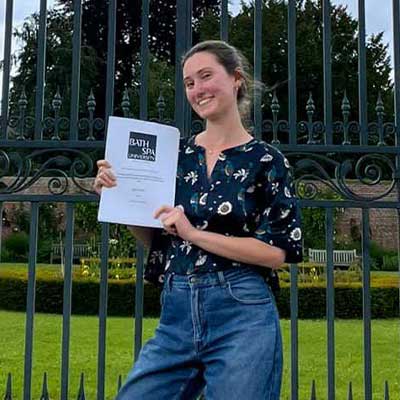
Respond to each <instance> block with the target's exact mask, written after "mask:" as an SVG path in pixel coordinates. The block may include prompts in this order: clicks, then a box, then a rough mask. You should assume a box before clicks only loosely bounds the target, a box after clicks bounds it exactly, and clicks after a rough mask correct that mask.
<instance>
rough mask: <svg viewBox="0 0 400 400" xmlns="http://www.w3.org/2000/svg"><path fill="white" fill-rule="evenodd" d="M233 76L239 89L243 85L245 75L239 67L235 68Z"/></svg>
mask: <svg viewBox="0 0 400 400" xmlns="http://www.w3.org/2000/svg"><path fill="white" fill-rule="evenodd" d="M233 77H234V78H235V86H236V87H237V89H239V88H240V86H242V81H243V75H242V73H241V71H240V69H239V68H236V69H235V71H234V73H233Z"/></svg>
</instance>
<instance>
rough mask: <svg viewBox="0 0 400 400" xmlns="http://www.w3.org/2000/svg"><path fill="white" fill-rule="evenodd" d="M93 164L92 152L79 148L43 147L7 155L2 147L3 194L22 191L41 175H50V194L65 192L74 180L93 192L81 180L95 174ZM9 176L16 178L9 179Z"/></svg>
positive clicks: (76, 183) (77, 185)
mask: <svg viewBox="0 0 400 400" xmlns="http://www.w3.org/2000/svg"><path fill="white" fill-rule="evenodd" d="M43 160H44V161H43ZM93 166H94V163H93V160H92V159H91V157H90V156H89V155H88V154H86V153H84V152H82V151H79V150H75V149H66V148H58V149H57V148H54V149H43V150H38V151H34V152H33V153H30V154H28V155H21V154H20V153H17V152H12V153H10V154H7V153H6V152H5V151H4V150H0V178H3V179H2V182H1V183H2V185H1V187H0V193H2V194H6V193H7V194H9V193H17V192H21V191H23V190H26V189H28V188H30V187H32V186H33V185H34V184H35V183H36V182H38V180H39V179H40V178H47V177H48V178H49V180H48V181H47V189H48V191H49V193H50V194H53V195H60V194H63V193H65V192H66V191H67V190H68V189H69V187H70V185H71V182H73V183H74V185H75V186H76V187H77V188H79V189H80V190H81V191H84V192H87V193H93V191H91V190H89V189H87V188H86V187H85V185H82V183H81V182H80V179H84V178H90V177H91V176H92V175H93ZM5 177H12V178H11V180H6V179H4V178H5Z"/></svg>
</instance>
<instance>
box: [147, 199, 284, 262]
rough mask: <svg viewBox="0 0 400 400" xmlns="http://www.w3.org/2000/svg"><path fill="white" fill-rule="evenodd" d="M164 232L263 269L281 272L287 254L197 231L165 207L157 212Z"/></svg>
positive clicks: (246, 239)
mask: <svg viewBox="0 0 400 400" xmlns="http://www.w3.org/2000/svg"><path fill="white" fill-rule="evenodd" d="M154 216H155V218H160V219H161V222H162V224H163V226H164V229H165V230H166V231H167V232H168V233H170V234H171V235H178V236H180V237H181V238H182V239H183V240H188V241H190V242H192V243H193V244H195V245H196V246H198V247H200V248H201V249H203V250H206V251H208V252H210V253H214V254H216V255H218V256H221V257H226V258H229V259H231V260H235V261H239V262H244V263H246V264H253V265H259V266H262V267H269V268H279V267H280V266H281V265H282V264H283V262H284V261H285V257H286V252H285V250H282V249H281V248H279V247H275V246H271V245H269V244H267V243H265V242H263V241H261V240H259V239H255V238H252V237H233V236H225V235H221V234H220V233H214V232H208V231H202V230H200V229H197V228H195V227H194V226H193V225H192V224H191V223H190V221H189V220H188V218H187V217H186V215H185V213H184V211H183V210H182V209H181V208H180V207H170V206H162V207H160V208H159V209H158V210H157V211H156V212H155V215H154Z"/></svg>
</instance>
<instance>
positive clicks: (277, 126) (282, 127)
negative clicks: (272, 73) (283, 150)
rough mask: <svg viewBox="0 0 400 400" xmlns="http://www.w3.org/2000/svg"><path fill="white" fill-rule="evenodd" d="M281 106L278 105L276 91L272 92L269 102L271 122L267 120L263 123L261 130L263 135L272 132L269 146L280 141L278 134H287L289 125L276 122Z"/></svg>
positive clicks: (285, 122)
mask: <svg viewBox="0 0 400 400" xmlns="http://www.w3.org/2000/svg"><path fill="white" fill-rule="evenodd" d="M280 108H281V106H280V105H279V101H278V97H277V95H276V91H275V90H274V92H273V96H272V101H271V111H272V120H270V119H267V120H264V121H263V124H262V130H263V132H264V133H267V134H268V133H271V132H272V141H271V144H273V145H278V144H280V141H279V139H278V133H279V132H284V133H288V132H289V124H288V122H287V121H285V120H278V115H279V110H280Z"/></svg>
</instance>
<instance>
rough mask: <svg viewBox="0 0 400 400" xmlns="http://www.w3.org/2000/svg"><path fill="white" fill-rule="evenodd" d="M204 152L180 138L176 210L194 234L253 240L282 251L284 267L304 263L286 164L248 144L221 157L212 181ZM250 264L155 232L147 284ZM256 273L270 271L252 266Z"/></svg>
mask: <svg viewBox="0 0 400 400" xmlns="http://www.w3.org/2000/svg"><path fill="white" fill-rule="evenodd" d="M205 157H206V155H205V149H204V148H203V147H201V146H198V145H197V144H196V143H195V137H194V136H192V137H190V138H186V139H181V143H180V150H179V160H178V171H177V177H176V195H175V206H179V207H182V208H183V210H184V212H185V214H186V216H187V218H188V219H189V221H190V222H191V223H192V224H193V226H195V227H196V228H198V229H204V230H207V231H211V232H216V233H220V234H222V235H226V236H236V237H254V238H256V239H259V240H262V241H263V242H265V243H268V244H270V245H273V246H277V247H280V248H281V249H283V250H285V251H286V259H285V262H287V263H297V262H300V261H301V259H302V248H301V238H302V234H301V228H300V216H299V208H298V205H297V200H296V198H295V197H294V185H293V181H292V177H291V170H290V166H289V162H288V160H287V159H286V158H285V157H284V156H283V155H282V153H280V152H279V151H278V150H277V149H276V148H274V147H272V146H270V145H268V144H267V143H265V142H263V141H260V140H257V139H252V140H250V141H249V142H248V143H246V144H244V145H240V146H236V147H233V148H229V149H227V150H224V151H222V152H221V153H220V155H219V157H218V160H217V162H216V164H215V167H214V170H213V171H212V175H211V177H210V179H209V178H208V177H207V165H206V158H205ZM240 266H247V267H248V266H250V265H249V264H245V263H240V262H236V261H234V260H230V259H227V258H224V257H220V256H218V255H216V254H213V253H209V252H207V251H204V250H202V249H201V248H199V247H197V246H196V245H194V244H193V243H191V242H189V241H187V240H183V239H181V238H180V237H178V236H172V235H169V234H167V233H166V232H165V231H163V230H161V229H156V232H155V235H154V238H153V242H152V246H151V248H150V252H149V256H148V260H147V266H146V270H145V279H146V280H148V281H150V282H153V283H155V284H160V283H162V282H163V280H164V274H165V273H166V272H167V271H168V272H174V273H176V274H194V273H201V272H206V271H207V272H210V271H221V270H225V269H229V268H238V267H240ZM251 267H254V268H257V270H258V271H260V273H264V274H265V272H266V271H269V269H268V268H263V267H256V266H251Z"/></svg>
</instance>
